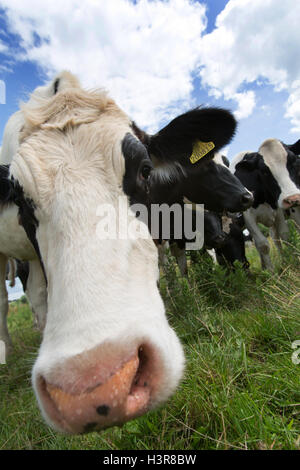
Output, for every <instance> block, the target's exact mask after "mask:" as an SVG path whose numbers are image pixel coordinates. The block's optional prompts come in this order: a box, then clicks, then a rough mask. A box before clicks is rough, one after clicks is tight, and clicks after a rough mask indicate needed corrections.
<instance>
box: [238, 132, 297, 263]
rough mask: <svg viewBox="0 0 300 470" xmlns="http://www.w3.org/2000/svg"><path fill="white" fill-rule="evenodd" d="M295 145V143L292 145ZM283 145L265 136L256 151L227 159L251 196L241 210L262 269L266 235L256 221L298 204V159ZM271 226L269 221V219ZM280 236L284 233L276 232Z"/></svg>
mask: <svg viewBox="0 0 300 470" xmlns="http://www.w3.org/2000/svg"><path fill="white" fill-rule="evenodd" d="M295 145H296V144H295ZM291 148H294V150H295V147H293V146H287V145H285V144H283V143H282V142H280V141H279V140H277V139H267V140H266V141H264V142H263V143H262V145H261V146H260V148H259V150H258V152H241V153H239V154H238V155H237V156H236V157H235V158H234V159H233V160H232V162H231V164H230V169H231V171H232V172H233V174H235V175H236V176H237V177H238V178H239V179H240V181H241V182H242V183H243V184H244V185H245V186H246V187H247V188H248V189H249V190H250V191H252V193H253V195H254V202H253V207H251V208H250V209H248V210H247V211H246V212H245V213H244V220H245V225H246V227H247V229H248V230H249V232H250V234H251V235H252V237H253V240H254V243H255V246H256V248H257V250H258V252H259V254H260V257H261V263H262V268H263V269H269V270H272V269H273V266H272V263H271V259H270V255H269V251H270V246H269V242H268V240H267V238H266V237H265V236H264V235H263V234H262V233H261V231H260V229H259V227H258V222H261V223H263V224H265V225H266V224H267V222H266V221H267V219H270V218H272V217H274V221H275V217H276V211H277V209H283V210H285V209H291V208H294V207H296V206H298V205H300V186H299V177H298V172H299V160H298V159H297V158H298V157H297V156H296V155H295V154H294V153H293V152H292V150H291ZM270 223H271V225H272V224H273V222H272V221H271V222H270ZM278 236H279V237H282V238H283V237H284V234H282V235H281V234H278Z"/></svg>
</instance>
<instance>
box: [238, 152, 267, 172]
mask: <svg viewBox="0 0 300 470" xmlns="http://www.w3.org/2000/svg"><path fill="white" fill-rule="evenodd" d="M260 160H261V155H260V154H259V153H258V152H254V153H246V154H245V155H244V157H243V160H241V161H240V162H239V163H237V165H236V169H241V168H244V169H247V170H250V171H253V170H256V169H258V166H259V161H260Z"/></svg>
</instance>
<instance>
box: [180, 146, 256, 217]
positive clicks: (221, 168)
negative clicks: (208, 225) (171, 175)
mask: <svg viewBox="0 0 300 470" xmlns="http://www.w3.org/2000/svg"><path fill="white" fill-rule="evenodd" d="M183 192H184V195H185V196H186V197H187V198H188V199H189V200H191V201H193V202H195V203H202V204H204V205H205V208H206V209H208V210H211V211H214V212H223V211H224V210H225V211H228V212H242V211H244V210H246V209H248V208H249V207H250V206H251V205H252V203H253V196H252V194H251V193H250V192H249V191H248V189H246V188H245V187H244V186H243V184H242V183H241V182H240V180H239V179H238V178H237V177H236V176H234V175H233V174H232V173H231V171H230V170H229V169H228V167H227V166H226V165H225V164H224V161H223V158H222V156H221V155H220V154H218V153H217V154H216V155H215V156H214V158H213V159H212V160H210V161H207V162H205V165H203V166H202V167H201V171H200V170H199V171H198V172H197V173H196V172H195V173H191V174H189V176H188V178H187V179H186V180H185V181H184V183H183Z"/></svg>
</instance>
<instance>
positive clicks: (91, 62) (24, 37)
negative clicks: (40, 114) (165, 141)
mask: <svg viewBox="0 0 300 470" xmlns="http://www.w3.org/2000/svg"><path fill="white" fill-rule="evenodd" d="M54 3H55V2H53V1H52V0H51V1H50V0H44V1H43V2H37V1H36V0H23V1H22V2H20V1H18V0H0V80H2V81H3V82H4V83H5V87H6V103H5V104H0V141H1V140H2V133H3V129H4V126H5V123H6V121H7V119H8V118H9V116H10V115H11V114H12V113H13V112H15V111H16V110H17V109H18V106H19V102H20V101H21V100H26V99H27V96H28V94H29V93H30V92H31V91H32V90H33V89H34V88H35V87H36V86H38V85H41V84H43V83H44V82H45V81H47V80H49V79H51V78H52V77H53V76H54V75H55V73H57V72H59V71H60V70H62V69H69V70H70V71H72V72H74V73H75V74H76V75H78V77H79V79H80V80H81V82H82V84H83V85H84V86H87V87H96V86H100V87H101V86H104V87H105V88H107V89H108V90H109V91H110V92H111V94H112V96H113V97H114V98H115V99H116V100H117V102H118V103H119V104H120V105H121V106H122V107H123V109H124V110H125V111H126V112H127V113H128V114H130V116H131V117H132V118H133V119H134V120H135V121H136V122H137V123H138V124H139V125H140V126H141V127H143V128H145V129H146V130H148V131H150V132H154V131H156V130H157V129H159V128H160V127H162V126H163V125H165V124H166V123H167V122H168V121H169V120H170V119H172V118H173V117H175V116H176V115H177V114H179V113H181V112H184V111H186V110H188V109H189V108H191V107H194V106H195V105H198V104H204V105H211V106H220V107H225V108H227V109H231V110H232V111H233V112H234V113H235V115H236V117H237V119H238V122H239V125H238V132H237V134H236V136H235V138H234V140H233V141H232V143H231V144H230V146H229V148H227V149H226V150H225V153H227V154H228V156H229V158H231V157H233V156H234V155H235V154H236V153H238V152H240V151H242V150H257V149H258V147H259V145H260V144H261V143H262V142H263V140H265V139H266V138H270V137H277V138H279V139H281V140H283V141H285V142H286V143H292V142H294V141H296V140H298V138H299V137H300V135H299V134H300V64H299V61H298V54H299V46H300V35H299V27H298V21H297V18H299V17H300V2H299V1H298V0H286V1H285V2H279V1H278V0H203V1H201V0H199V1H190V0H163V1H159V0H157V1H150V0H136V1H131V2H130V1H127V0H114V1H113V2H107V1H106V0H85V2H81V1H79V0H65V1H64V2H63V3H62V4H61V6H60V8H59V9H58V8H57V7H56V6H55V4H54Z"/></svg>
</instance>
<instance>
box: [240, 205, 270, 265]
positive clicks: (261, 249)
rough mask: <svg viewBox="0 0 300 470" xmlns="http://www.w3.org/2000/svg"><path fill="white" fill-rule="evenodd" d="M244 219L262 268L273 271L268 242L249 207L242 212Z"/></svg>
mask: <svg viewBox="0 0 300 470" xmlns="http://www.w3.org/2000/svg"><path fill="white" fill-rule="evenodd" d="M244 220H245V225H246V227H247V229H248V230H249V232H250V234H251V235H252V238H253V240H254V243H255V246H256V249H257V251H258V253H259V256H260V260H261V267H262V269H267V270H269V271H273V269H274V268H273V264H272V262H271V258H270V244H269V242H268V239H267V238H266V237H265V236H264V235H263V234H262V233H261V231H260V229H259V227H258V225H257V223H256V219H255V217H254V216H253V214H252V212H251V209H249V210H247V211H246V212H244Z"/></svg>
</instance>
